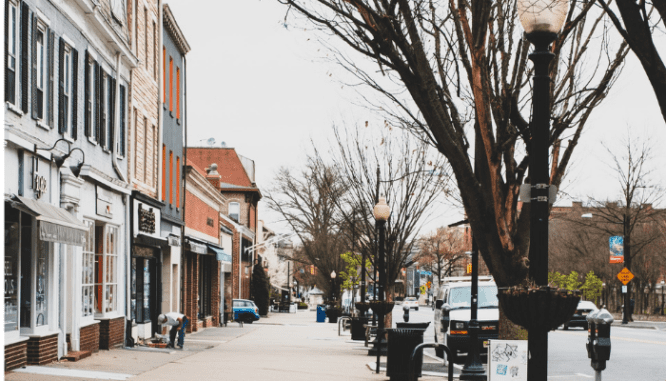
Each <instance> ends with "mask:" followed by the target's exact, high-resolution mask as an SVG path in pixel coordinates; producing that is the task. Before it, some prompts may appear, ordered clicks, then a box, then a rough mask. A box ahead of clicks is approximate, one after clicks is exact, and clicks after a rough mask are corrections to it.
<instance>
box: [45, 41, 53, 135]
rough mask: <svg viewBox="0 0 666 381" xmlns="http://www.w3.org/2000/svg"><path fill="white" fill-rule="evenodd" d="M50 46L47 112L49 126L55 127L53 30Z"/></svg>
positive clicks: (48, 49)
mask: <svg viewBox="0 0 666 381" xmlns="http://www.w3.org/2000/svg"><path fill="white" fill-rule="evenodd" d="M47 35H48V38H49V41H48V47H47V54H46V55H47V57H48V58H47V59H48V60H49V62H48V65H49V89H48V92H49V93H48V95H47V97H46V99H47V101H46V104H47V107H46V112H47V113H48V119H47V120H48V124H49V127H51V128H53V78H54V77H55V73H54V72H55V70H54V69H53V61H54V57H53V43H54V40H55V34H54V33H53V32H49V33H48V34H47Z"/></svg>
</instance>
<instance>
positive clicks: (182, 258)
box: [160, 55, 219, 313]
mask: <svg viewBox="0 0 666 381" xmlns="http://www.w3.org/2000/svg"><path fill="white" fill-rule="evenodd" d="M183 79H184V82H185V83H184V84H183V97H184V98H185V104H184V106H185V109H184V110H183V112H184V113H185V118H184V122H185V126H184V127H183V133H184V136H183V142H184V144H183V162H182V163H180V164H181V171H180V175H181V176H182V180H183V222H185V216H186V214H185V211H186V209H185V208H186V207H187V174H185V168H187V116H188V112H187V57H185V55H183ZM160 112H161V111H160ZM186 227H187V224H185V225H183V228H182V229H180V248H181V249H180V266H179V267H180V271H179V273H180V279H183V272H184V271H185V266H184V262H185V228H186ZM218 234H219V233H218ZM179 281H180V280H179ZM183 286H184V285H183V284H181V285H180V309H181V311H183V313H184V312H185V306H184V305H183V289H184V287H183Z"/></svg>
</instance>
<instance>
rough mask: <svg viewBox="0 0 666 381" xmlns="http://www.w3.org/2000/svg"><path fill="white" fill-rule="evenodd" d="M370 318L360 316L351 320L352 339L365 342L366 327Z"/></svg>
mask: <svg viewBox="0 0 666 381" xmlns="http://www.w3.org/2000/svg"><path fill="white" fill-rule="evenodd" d="M366 324H368V318H367V317H363V316H359V317H354V318H352V319H351V339H352V340H361V341H365V327H364V325H366Z"/></svg>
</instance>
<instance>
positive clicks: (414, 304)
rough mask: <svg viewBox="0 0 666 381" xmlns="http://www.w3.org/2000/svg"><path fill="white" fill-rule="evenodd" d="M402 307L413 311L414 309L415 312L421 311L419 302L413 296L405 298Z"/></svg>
mask: <svg viewBox="0 0 666 381" xmlns="http://www.w3.org/2000/svg"><path fill="white" fill-rule="evenodd" d="M402 306H403V307H404V306H407V307H409V309H410V310H411V309H412V308H413V309H415V310H417V311H418V310H419V300H418V299H417V298H415V297H413V296H408V297H406V298H405V300H403V301H402Z"/></svg>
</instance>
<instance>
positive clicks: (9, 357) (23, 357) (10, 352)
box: [5, 341, 28, 372]
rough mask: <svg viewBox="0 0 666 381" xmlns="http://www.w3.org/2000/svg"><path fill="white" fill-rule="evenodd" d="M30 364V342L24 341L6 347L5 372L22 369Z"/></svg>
mask: <svg viewBox="0 0 666 381" xmlns="http://www.w3.org/2000/svg"><path fill="white" fill-rule="evenodd" d="M27 362H28V342H27V341H22V342H20V343H14V344H10V345H7V346H6V347H5V372H7V371H9V370H12V369H16V368H20V367H22V366H24V365H26V364H27Z"/></svg>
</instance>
